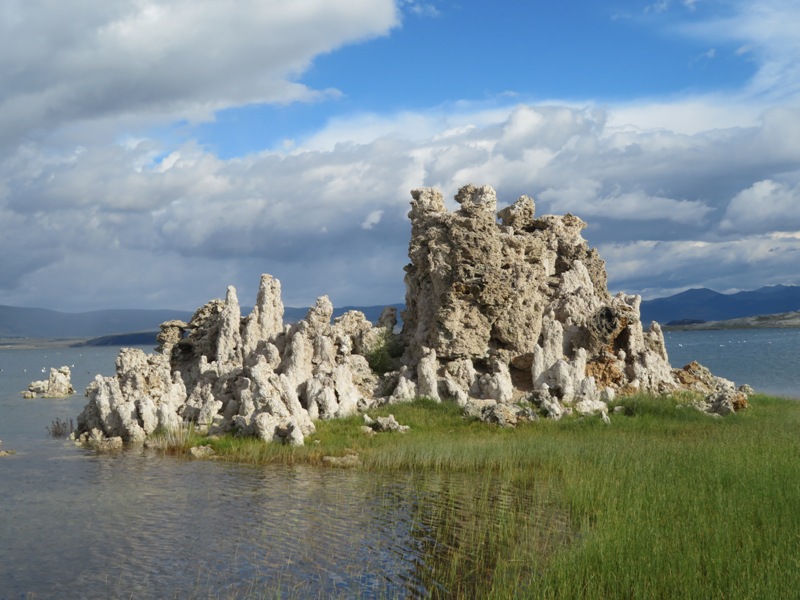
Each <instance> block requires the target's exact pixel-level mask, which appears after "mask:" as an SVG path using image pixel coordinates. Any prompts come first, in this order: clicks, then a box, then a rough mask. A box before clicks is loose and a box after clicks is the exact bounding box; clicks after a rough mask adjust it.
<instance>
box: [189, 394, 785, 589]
mask: <svg viewBox="0 0 800 600" xmlns="http://www.w3.org/2000/svg"><path fill="white" fill-rule="evenodd" d="M750 404H751V407H750V409H748V410H747V411H743V412H742V413H739V414H736V415H732V416H729V417H725V418H722V419H719V418H712V417H709V416H707V415H704V414H701V413H698V412H697V411H695V410H694V409H692V408H690V407H687V406H685V405H684V404H683V403H682V401H681V400H680V399H665V398H648V397H634V398H628V399H624V400H622V401H621V402H620V405H621V406H624V408H625V414H616V413H614V414H612V415H611V424H610V425H606V424H604V423H603V422H602V421H600V420H599V419H596V418H586V419H568V420H563V421H560V422H551V421H546V420H542V421H539V422H535V423H531V424H526V425H523V426H520V427H518V428H517V429H500V428H498V427H495V426H489V425H485V424H481V423H477V422H472V421H468V420H465V419H464V418H462V417H461V414H460V411H459V409H458V408H457V407H455V406H453V405H451V404H446V403H444V404H435V403H432V402H428V401H417V402H414V403H411V404H404V405H394V406H391V407H387V408H384V409H381V410H380V411H370V415H371V416H377V415H381V414H388V413H389V412H391V413H393V414H394V415H395V417H396V418H397V420H398V421H399V422H400V423H403V424H407V425H410V426H411V428H412V429H411V431H410V432H408V433H406V434H381V435H378V436H376V437H373V438H368V437H366V436H364V435H363V434H362V433H361V432H360V425H361V420H360V418H357V417H354V418H350V419H342V420H335V421H328V422H320V423H318V424H317V429H318V430H317V433H316V434H315V435H314V436H312V437H311V438H310V439H308V440H307V441H306V445H305V446H304V447H301V448H291V447H286V446H279V445H276V444H263V443H260V442H258V441H255V440H246V439H238V438H222V439H218V440H207V439H205V440H202V439H199V440H198V441H201V442H202V443H209V444H211V445H212V446H213V447H214V448H215V450H216V451H217V453H218V454H219V455H220V456H221V457H222V459H224V460H244V461H248V462H254V463H271V462H282V463H289V464H291V463H296V462H306V463H312V464H314V463H318V462H320V461H321V458H322V456H324V455H343V454H347V453H353V452H355V453H357V454H358V455H359V456H360V458H361V461H362V465H363V466H362V468H363V469H367V470H376V471H383V472H386V471H403V472H419V473H421V474H426V475H427V476H431V477H435V476H439V475H448V476H455V475H457V474H463V475H464V476H472V477H471V478H470V479H469V481H472V482H473V483H472V484H471V486H472V489H471V490H469V493H465V492H464V490H463V489H460V491H459V488H458V487H457V486H455V487H453V488H452V489H449V488H448V487H447V486H445V487H443V488H442V490H439V491H438V492H437V494H438V497H437V501H436V502H427V503H426V502H423V501H420V507H419V519H420V526H421V527H422V526H423V525H424V529H425V531H427V532H428V533H429V537H430V540H433V541H431V542H430V543H429V544H428V546H430V547H428V546H425V545H424V544H423V546H422V554H423V559H424V563H425V564H426V570H424V572H421V573H420V577H421V579H423V580H424V581H429V582H430V584H431V585H430V587H429V588H428V589H429V593H430V594H431V595H432V596H434V597H438V596H441V597H464V598H467V597H488V598H492V597H495V598H508V597H529V598H788V597H796V595H797V594H798V592H797V590H800V553H799V552H798V548H800V403H798V402H797V401H792V400H783V399H777V398H768V397H763V396H759V397H755V398H753V399H751V402H750ZM426 539H427V538H426Z"/></svg>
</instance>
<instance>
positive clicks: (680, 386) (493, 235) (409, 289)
mask: <svg viewBox="0 0 800 600" xmlns="http://www.w3.org/2000/svg"><path fill="white" fill-rule="evenodd" d="M411 195H412V198H413V200H412V203H411V211H410V213H409V217H410V219H411V240H410V243H409V258H410V263H409V264H408V265H407V266H406V267H405V282H406V310H405V311H404V313H403V329H402V331H401V332H400V333H399V334H397V333H395V332H394V328H395V325H396V315H395V314H394V312H392V311H393V309H391V310H387V311H385V313H384V315H382V317H381V320H380V321H379V323H378V324H377V326H373V325H372V323H370V322H369V321H368V320H367V319H366V317H365V316H364V315H363V314H362V313H360V312H357V311H350V312H348V313H346V314H344V315H342V316H341V317H338V318H337V319H335V320H334V321H333V322H331V316H332V312H333V305H332V304H331V302H330V300H329V299H328V297H327V296H322V297H320V298H319V299H318V300H317V302H316V303H315V305H314V306H313V307H311V309H310V310H309V311H308V314H307V315H306V317H305V318H304V319H303V320H301V321H300V322H298V323H295V324H293V325H284V324H283V302H282V300H281V286H280V282H279V281H278V280H277V279H275V278H274V277H272V276H270V275H262V277H261V282H260V286H259V292H258V296H257V298H256V303H255V307H254V308H253V310H252V312H251V313H250V314H249V315H246V316H243V315H242V314H241V309H240V305H239V300H238V298H237V294H236V290H235V289H234V288H233V287H229V288H228V292H227V295H226V298H225V300H212V301H211V302H209V303H208V304H206V305H205V306H203V307H201V308H200V309H198V310H197V312H196V313H195V314H194V316H193V317H192V319H191V320H190V321H189V322H188V323H186V322H183V321H168V322H166V323H163V324H162V325H161V333H160V334H159V336H158V341H159V346H158V348H157V349H156V352H155V353H154V354H145V353H144V352H142V351H141V350H138V349H130V348H126V349H123V350H122V351H121V352H120V354H119V356H118V358H117V364H116V374H115V376H113V377H101V376H97V377H96V378H95V380H94V381H93V382H92V383H91V384H90V386H89V387H88V388H87V391H86V395H87V397H88V403H87V405H86V407H85V408H84V410H83V412H82V413H81V414H80V416H79V417H78V434H79V436H80V434H84V436H85V437H86V436H89V437H91V438H92V439H96V437H97V436H98V435H100V436H104V437H106V438H116V437H119V438H120V439H122V440H124V441H125V442H140V441H143V440H144V439H145V438H146V437H147V436H149V435H151V434H152V433H153V432H155V431H156V430H157V429H160V428H161V429H175V428H178V427H180V426H182V424H184V423H186V422H190V423H193V424H194V425H195V428H196V429H197V430H198V431H199V432H208V433H237V434H241V435H254V436H258V437H260V438H261V439H263V440H265V441H279V442H284V443H290V444H296V445H300V444H303V441H304V437H305V436H307V435H309V434H311V433H312V432H314V430H315V427H314V421H315V420H317V419H332V418H338V417H344V416H348V415H351V414H353V413H355V412H357V411H358V410H365V409H368V408H370V407H371V406H375V405H380V404H385V403H391V402H400V401H406V400H410V399H412V398H414V397H418V396H424V397H428V398H430V399H432V400H434V401H442V400H446V401H454V402H457V403H458V404H459V405H461V406H464V407H465V410H466V412H467V413H468V414H474V416H477V417H478V418H482V419H485V420H488V421H492V422H497V423H500V424H507V425H513V422H514V421H517V420H520V419H521V418H522V419H532V418H534V416H535V411H531V410H530V409H524V410H523V409H522V408H520V407H518V406H516V403H518V402H520V401H526V402H528V403H532V404H533V405H535V406H536V407H537V409H538V410H539V411H541V412H542V414H544V415H545V416H548V417H549V418H560V417H561V416H563V415H565V414H571V413H577V414H600V415H602V416H603V418H604V419H605V420H607V419H608V415H607V411H608V406H607V402H609V401H610V400H612V399H613V398H614V397H615V396H617V395H620V394H622V395H624V394H630V393H637V392H651V393H656V394H661V393H669V392H674V391H678V390H693V391H696V392H697V393H698V394H699V395H701V396H702V397H703V398H705V400H704V401H703V405H704V407H705V408H704V410H705V409H707V410H708V411H709V412H714V413H716V414H725V413H727V412H731V411H735V410H738V409H741V408H743V407H745V406H746V395H745V394H743V393H742V392H737V391H736V390H735V389H734V387H733V384H732V383H731V382H729V381H727V380H724V379H721V378H718V377H715V376H713V375H712V374H711V373H709V372H707V370H702V367H699V366H698V367H691V368H690V367H687V368H686V369H673V368H672V367H671V366H670V364H669V360H668V357H667V352H666V349H665V346H664V337H663V334H662V332H661V328H660V327H659V325H658V324H657V323H652V324H651V325H650V326H649V327H647V328H644V327H643V325H642V323H641V320H640V313H639V306H640V302H641V298H640V297H639V296H631V295H625V294H617V295H615V296H612V295H611V294H610V293H609V291H608V288H607V283H606V271H605V264H604V262H603V261H602V259H601V258H600V257H599V256H598V254H597V252H596V251H595V250H594V249H591V248H589V246H588V244H587V243H586V240H584V239H583V237H582V235H581V231H582V230H583V228H584V227H585V226H586V224H585V223H584V222H583V221H582V220H581V219H579V218H578V217H575V216H573V215H570V214H567V215H564V216H555V215H544V216H541V217H537V216H536V207H535V203H534V201H533V199H531V198H529V197H527V196H522V197H520V198H519V199H518V200H517V201H516V202H515V203H514V204H512V205H511V206H507V207H505V208H503V209H502V210H500V211H499V212H498V211H497V199H496V195H495V192H494V190H493V189H492V188H491V187H489V186H481V187H477V186H473V185H468V186H465V187H463V188H462V189H461V190H459V192H458V194H457V195H456V197H455V200H456V202H457V203H458V204H459V206H460V208H459V209H458V210H456V211H449V210H448V209H447V207H446V206H445V203H444V199H443V197H442V195H441V193H440V192H439V191H437V190H435V189H431V188H421V189H416V190H413V191H412V193H411ZM498 219H499V222H498ZM370 365H372V367H373V368H371V367H370ZM386 369H392V370H389V371H386ZM376 371H378V372H376ZM737 394H740V396H739V395H737ZM528 406H529V405H528ZM478 407H480V408H478Z"/></svg>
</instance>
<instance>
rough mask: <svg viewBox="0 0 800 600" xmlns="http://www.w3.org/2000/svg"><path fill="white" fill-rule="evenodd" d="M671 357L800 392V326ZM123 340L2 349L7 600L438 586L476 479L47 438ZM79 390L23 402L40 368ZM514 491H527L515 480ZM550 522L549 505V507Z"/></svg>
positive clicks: (708, 341)
mask: <svg viewBox="0 0 800 600" xmlns="http://www.w3.org/2000/svg"><path fill="white" fill-rule="evenodd" d="M666 341H667V347H668V351H669V353H670V358H671V361H672V364H673V365H675V366H678V365H683V364H685V363H686V362H689V361H690V360H698V361H700V362H701V363H703V364H705V365H706V366H708V367H710V368H711V369H712V371H714V372H715V373H717V374H719V375H722V376H724V377H728V378H730V379H733V380H734V381H735V382H736V383H737V384H741V383H749V384H750V385H752V386H753V387H754V388H755V389H756V390H757V391H764V392H769V393H774V394H780V395H786V396H792V397H800V370H798V369H797V365H798V364H800V331H798V330H760V331H726V332H694V331H692V332H668V333H667V334H666ZM116 354H117V349H113V348H80V349H77V348H76V349H72V348H66V349H37V350H19V349H15V350H0V369H2V371H0V440H2V441H3V446H2V449H4V450H11V449H13V450H15V451H16V452H17V453H16V454H15V455H13V456H8V457H5V458H0V600H5V599H15V600H16V599H23V598H25V599H27V598H209V597H211V598H217V597H221V598H246V597H250V596H252V595H260V594H263V593H265V591H266V595H267V596H268V597H273V596H276V595H281V596H283V597H287V596H288V597H297V598H305V597H331V596H341V597H352V596H358V597H363V598H382V597H398V596H399V597H419V596H424V595H425V592H426V589H430V586H432V585H436V580H435V576H434V573H435V566H436V565H435V561H436V554H435V553H433V554H432V553H431V550H430V549H431V548H440V547H441V546H442V544H441V543H440V541H438V540H435V539H432V537H431V536H432V535H434V534H433V533H432V532H434V531H435V530H436V528H435V527H434V523H433V522H432V519H434V518H435V517H434V515H435V514H437V511H436V510H435V507H436V502H437V498H439V497H440V496H443V494H442V493H441V492H442V491H443V490H447V491H448V494H447V495H448V496H449V497H451V498H452V496H453V489H457V490H463V491H462V492H461V494H462V495H464V496H468V495H469V494H470V493H474V490H476V489H479V488H480V487H481V486H479V485H475V480H474V478H472V477H469V476H451V477H443V476H426V477H424V478H423V477H420V476H415V475H413V474H406V475H392V476H386V475H381V474H375V473H367V472H362V471H358V470H335V469H324V468H313V467H292V468H286V467H251V466H246V465H231V464H225V463H217V462H213V461H192V460H179V459H175V458H171V457H161V456H158V455H157V454H155V453H152V452H147V451H144V450H131V451H126V452H122V453H119V454H113V455H98V454H95V453H94V452H91V451H88V450H86V449H83V448H78V447H76V446H74V445H73V444H72V443H70V442H68V441H65V440H63V439H55V438H52V437H50V436H48V434H47V431H46V428H47V427H48V426H49V425H51V423H52V421H53V420H54V419H56V418H60V419H62V420H68V419H70V418H75V417H76V416H77V414H78V413H79V412H80V410H81V409H82V408H83V406H84V404H85V398H84V397H83V395H82V393H81V391H82V390H83V389H85V387H86V385H87V384H88V383H89V382H90V381H91V379H92V377H93V375H94V374H95V373H102V374H104V375H110V374H112V373H113V371H114V359H115V357H116ZM61 365H70V366H71V367H72V373H73V384H74V385H75V388H76V389H78V390H79V393H78V394H76V395H75V396H73V397H72V398H68V399H63V400H51V399H35V400H24V399H22V397H21V396H20V395H19V391H20V390H23V389H25V388H26V387H27V384H28V383H29V382H30V381H32V380H33V379H40V378H43V377H44V376H45V375H46V373H42V368H45V370H47V369H48V368H49V367H51V366H56V367H57V366H61ZM504 493H507V494H514V493H515V492H514V491H513V490H508V489H506V491H505V492H504ZM542 518H544V517H542Z"/></svg>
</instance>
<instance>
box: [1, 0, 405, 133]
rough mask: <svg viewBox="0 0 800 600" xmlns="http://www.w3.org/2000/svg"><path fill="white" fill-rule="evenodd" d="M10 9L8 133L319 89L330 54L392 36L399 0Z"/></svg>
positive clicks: (167, 114) (173, 113)
mask: <svg viewBox="0 0 800 600" xmlns="http://www.w3.org/2000/svg"><path fill="white" fill-rule="evenodd" d="M11 6H12V9H8V8H7V9H6V12H7V16H6V18H4V19H0V80H2V81H3V85H2V87H0V139H3V140H4V142H5V143H8V142H9V140H15V139H20V138H22V137H26V136H27V135H29V134H30V133H31V132H32V131H47V130H48V129H52V128H54V127H58V126H60V125H63V124H66V123H74V122H76V121H81V120H90V121H93V120H98V119H101V118H104V117H105V118H108V117H116V118H120V117H130V116H131V115H137V116H138V118H143V117H145V116H147V118H149V119H162V120H166V119H175V118H183V119H187V118H188V119H211V118H213V112H214V111H215V110H219V109H221V108H224V107H228V106H239V105H243V104H248V103H258V102H292V101H297V100H311V99H314V98H315V97H317V96H318V95H319V94H320V93H322V94H324V93H326V91H325V90H312V89H309V88H307V87H306V86H304V85H302V84H300V83H298V82H297V77H298V76H299V75H300V74H301V73H302V72H303V71H304V70H305V69H306V68H307V67H308V65H309V64H310V61H311V60H312V59H313V58H314V57H315V56H317V55H319V54H320V53H324V52H328V51H331V50H333V49H335V48H337V47H339V46H342V45H343V44H346V43H351V42H355V41H360V40H364V39H367V38H371V37H375V36H379V35H384V34H386V33H387V32H388V31H389V30H390V29H391V28H392V27H394V26H396V25H397V24H398V15H397V10H396V7H395V5H394V3H393V2H392V1H391V0H351V1H349V2H336V3H334V2H326V1H325V0H295V1H293V2H282V1H280V0H241V1H240V2H237V5H236V8H235V9H233V8H232V7H231V6H230V5H228V4H226V3H220V2H216V1H214V0H119V1H118V2H106V3H102V5H98V4H97V3H96V2H90V1H89V0H78V1H75V2H62V3H58V2H57V3H53V2H49V1H47V0H28V1H26V2H25V3H12V5H11Z"/></svg>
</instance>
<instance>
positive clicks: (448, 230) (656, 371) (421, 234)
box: [403, 185, 679, 414]
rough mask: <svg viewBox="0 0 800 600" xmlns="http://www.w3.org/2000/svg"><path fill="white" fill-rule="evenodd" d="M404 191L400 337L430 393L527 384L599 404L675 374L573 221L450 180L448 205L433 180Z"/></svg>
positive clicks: (515, 388) (658, 340)
mask: <svg viewBox="0 0 800 600" xmlns="http://www.w3.org/2000/svg"><path fill="white" fill-rule="evenodd" d="M412 197H413V201H412V208H411V212H410V213H409V216H410V218H411V225H412V230H411V243H410V245H409V257H410V258H411V264H409V265H408V266H407V267H406V290H407V291H406V311H405V313H404V315H403V318H404V322H405V329H404V336H405V341H406V343H407V346H408V350H407V361H408V364H409V365H410V366H412V367H413V366H416V367H417V372H418V380H419V382H420V383H422V382H424V386H425V388H426V389H432V388H434V387H435V388H436V389H435V390H433V393H431V394H430V395H432V396H435V395H436V393H438V394H440V395H441V394H444V395H448V396H451V397H456V398H461V399H462V401H465V399H467V398H489V399H495V400H496V401H498V402H501V403H502V402H510V401H514V400H518V399H519V398H521V397H523V396H526V395H527V396H528V397H530V398H531V399H534V400H537V401H539V402H540V403H544V404H545V405H546V406H549V405H553V404H556V405H558V407H557V408H555V407H554V410H553V411H552V412H553V414H556V413H558V412H559V409H562V407H561V406H560V405H562V404H564V405H567V406H571V407H574V408H575V409H576V410H578V411H579V412H597V411H598V410H602V409H603V406H604V404H603V403H602V401H603V399H607V398H609V397H613V395H614V394H615V393H617V392H629V391H634V390H642V391H650V392H665V391H669V390H671V389H674V388H676V387H677V386H678V385H679V382H678V381H677V380H676V378H675V376H674V374H673V373H672V369H671V367H670V365H669V361H668V359H667V353H666V349H665V347H664V340H663V336H662V334H661V330H660V328H659V327H658V325H657V324H654V325H653V326H651V327H650V328H648V329H647V330H643V328H642V323H641V321H640V318H639V303H640V298H639V297H638V296H625V295H621V294H620V295H617V296H613V297H612V296H611V295H610V294H609V292H608V288H607V283H606V272H605V264H604V263H603V261H602V260H601V259H600V257H599V256H598V254H597V252H596V251H595V250H593V249H591V248H589V246H588V244H587V243H586V240H584V239H583V237H582V235H581V231H582V230H583V229H584V227H585V226H586V223H584V222H583V221H582V220H580V219H579V218H577V217H575V216H573V215H570V214H567V215H564V216H554V215H545V216H542V217H537V216H536V207H535V203H534V201H533V200H532V199H531V198H529V197H527V196H522V197H520V198H519V199H518V200H517V201H516V202H515V203H514V204H512V205H511V206H508V207H506V208H504V209H503V210H501V211H500V212H499V213H498V212H497V199H496V196H495V192H494V190H493V189H492V188H491V187H489V186H483V187H476V186H472V185H469V186H466V187H464V188H462V189H461V190H459V192H458V194H457V195H456V197H455V200H456V202H457V203H458V204H459V205H460V208H459V209H458V210H456V211H454V212H450V211H448V210H447V208H446V206H445V203H444V199H443V198H442V195H441V193H440V192H439V191H438V190H435V189H430V188H424V189H417V190H414V191H413V192H412ZM431 355H435V357H436V361H437V365H436V369H435V371H436V375H437V380H438V385H437V386H434V385H433V384H432V383H431V379H432V377H431V374H430V373H431V370H432V367H431V365H430V359H429V357H430V356H431ZM422 373H424V376H423V375H422ZM562 412H563V410H562Z"/></svg>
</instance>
